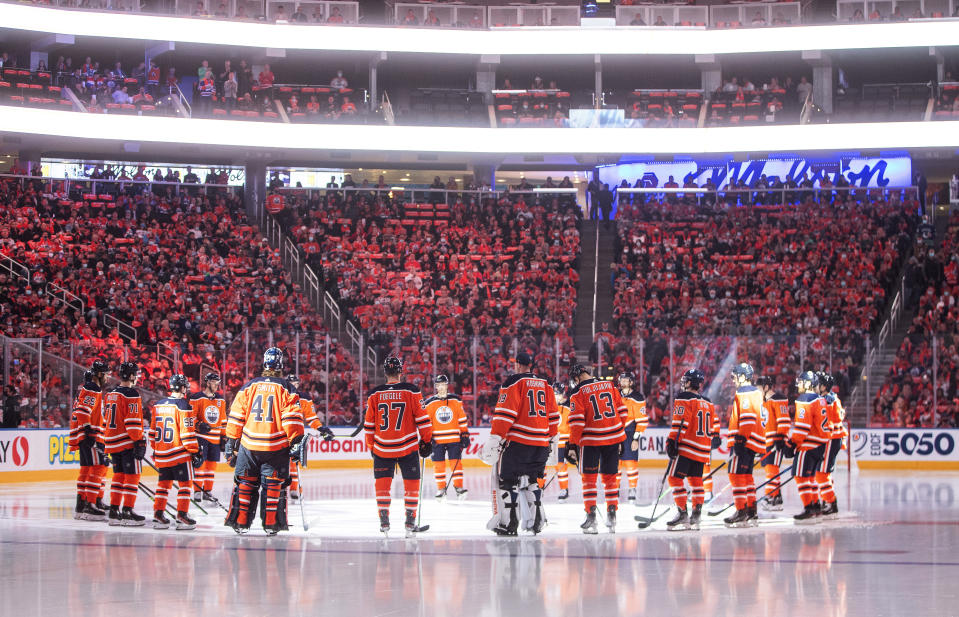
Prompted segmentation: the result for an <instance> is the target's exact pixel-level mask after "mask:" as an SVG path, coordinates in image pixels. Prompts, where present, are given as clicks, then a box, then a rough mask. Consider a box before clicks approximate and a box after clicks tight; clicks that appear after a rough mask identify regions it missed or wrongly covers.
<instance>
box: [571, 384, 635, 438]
mask: <svg viewBox="0 0 959 617" xmlns="http://www.w3.org/2000/svg"><path fill="white" fill-rule="evenodd" d="M569 409H570V413H569V440H570V441H571V442H572V443H574V444H577V445H582V446H608V445H612V444H616V443H619V442H621V441H624V440H625V439H626V432H625V430H624V427H625V426H626V423H627V422H628V421H629V410H628V408H627V407H626V403H624V402H623V397H622V396H620V394H619V390H617V389H616V387H615V386H613V384H612V382H609V381H604V380H600V379H595V378H592V379H587V380H586V381H583V382H580V383H579V384H578V385H577V386H576V387H575V388H574V389H573V391H572V393H571V394H570V395H569Z"/></svg>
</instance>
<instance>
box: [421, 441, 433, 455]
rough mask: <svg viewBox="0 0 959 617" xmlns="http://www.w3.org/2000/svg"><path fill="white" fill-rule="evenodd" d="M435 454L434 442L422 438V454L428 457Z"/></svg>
mask: <svg viewBox="0 0 959 617" xmlns="http://www.w3.org/2000/svg"><path fill="white" fill-rule="evenodd" d="M431 454H433V444H432V443H431V442H429V441H423V440H422V439H421V440H420V456H421V457H423V458H426V457H428V456H430V455H431Z"/></svg>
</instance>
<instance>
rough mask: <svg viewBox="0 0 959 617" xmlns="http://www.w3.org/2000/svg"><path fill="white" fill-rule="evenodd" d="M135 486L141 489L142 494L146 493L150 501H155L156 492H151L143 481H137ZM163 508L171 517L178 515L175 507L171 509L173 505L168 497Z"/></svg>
mask: <svg viewBox="0 0 959 617" xmlns="http://www.w3.org/2000/svg"><path fill="white" fill-rule="evenodd" d="M137 486H138V487H139V489H140V490H141V491H143V494H144V495H146V496H147V497H149V498H150V501H152V502H153V503H156V501H157V500H156V493H155V492H153V491H152V490H151V489H150V487H149V486H147V485H146V484H144V483H143V482H140V483H138V484H137ZM164 510H166V512H167V514H169V515H170V516H172V517H174V518H176V517H177V516H178V514H177V511H176V510H175V509H173V506H171V505H170V500H169V499H167V503H166V508H164ZM154 512H155V510H154Z"/></svg>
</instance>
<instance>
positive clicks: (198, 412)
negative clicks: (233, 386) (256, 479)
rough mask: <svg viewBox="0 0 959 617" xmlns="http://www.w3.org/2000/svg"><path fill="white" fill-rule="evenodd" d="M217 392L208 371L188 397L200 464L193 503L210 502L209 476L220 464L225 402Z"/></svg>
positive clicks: (214, 376)
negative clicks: (199, 385)
mask: <svg viewBox="0 0 959 617" xmlns="http://www.w3.org/2000/svg"><path fill="white" fill-rule="evenodd" d="M219 389H220V374H219V373H216V372H210V373H207V374H206V375H204V376H203V389H202V390H201V391H199V392H194V393H193V394H191V395H190V398H189V402H190V407H191V408H192V409H193V416H194V417H195V418H196V437H197V443H198V444H199V446H200V454H201V455H202V457H203V463H202V464H201V465H200V467H199V469H197V470H196V474H195V486H194V487H193V488H194V491H195V494H194V496H193V498H194V499H195V500H197V501H199V500H200V498H201V497H202V498H203V500H204V501H211V502H212V501H213V499H214V497H213V495H212V491H213V474H214V472H216V464H217V463H219V462H220V453H221V452H222V450H223V446H224V445H225V444H224V442H225V441H226V435H224V433H223V429H224V428H225V427H226V399H224V398H223V397H222V396H220V394H218V391H219Z"/></svg>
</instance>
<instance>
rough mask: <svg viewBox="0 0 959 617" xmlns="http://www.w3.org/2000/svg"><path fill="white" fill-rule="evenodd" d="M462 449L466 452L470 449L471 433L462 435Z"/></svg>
mask: <svg viewBox="0 0 959 617" xmlns="http://www.w3.org/2000/svg"><path fill="white" fill-rule="evenodd" d="M460 447H461V448H463V449H464V450H465V449H466V448H468V447H470V434H469V433H460Z"/></svg>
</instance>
